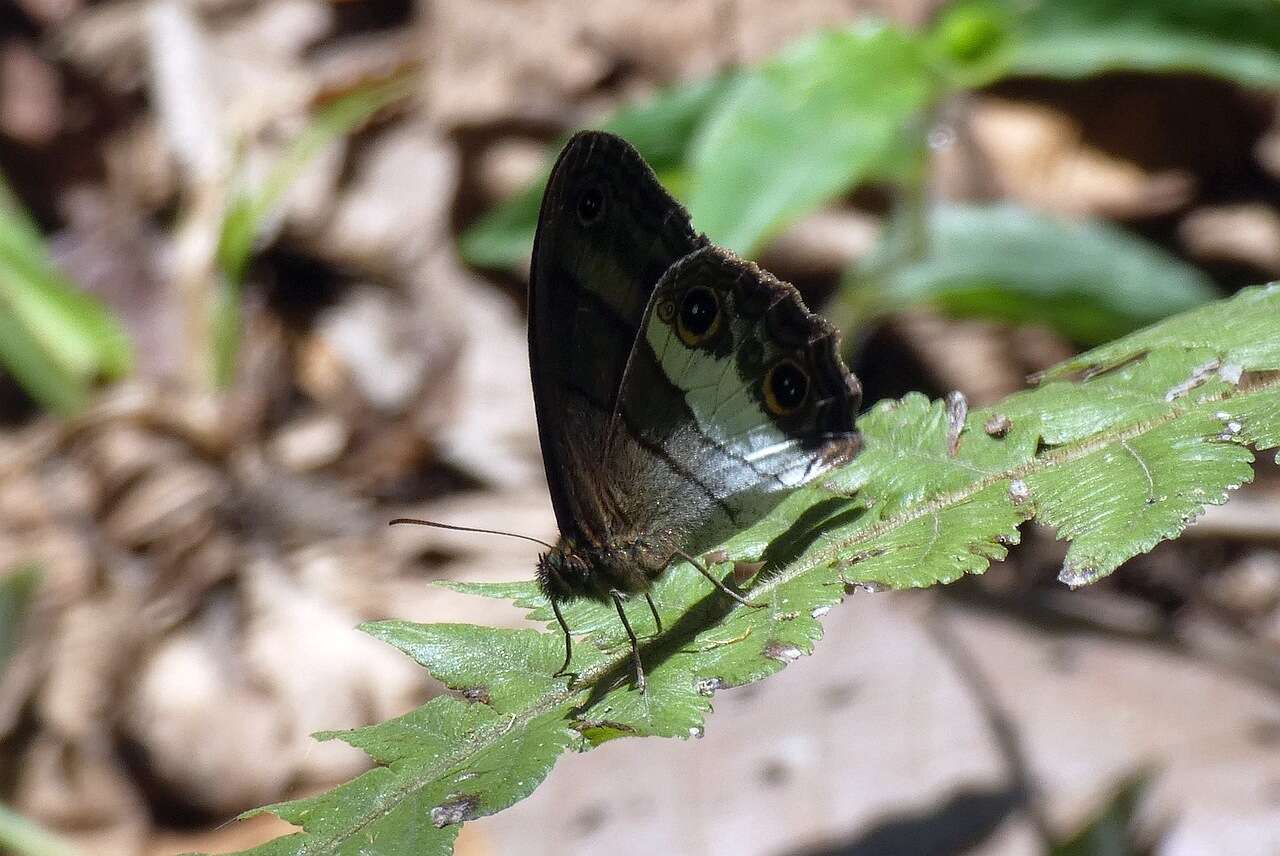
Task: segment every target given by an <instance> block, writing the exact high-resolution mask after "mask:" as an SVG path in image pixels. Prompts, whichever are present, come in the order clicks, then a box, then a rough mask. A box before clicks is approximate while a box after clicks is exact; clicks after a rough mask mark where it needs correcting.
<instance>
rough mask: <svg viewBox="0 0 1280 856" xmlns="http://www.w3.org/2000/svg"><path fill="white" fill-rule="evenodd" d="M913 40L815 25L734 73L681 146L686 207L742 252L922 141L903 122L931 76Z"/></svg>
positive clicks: (895, 33)
mask: <svg viewBox="0 0 1280 856" xmlns="http://www.w3.org/2000/svg"><path fill="white" fill-rule="evenodd" d="M929 59H930V52H929V50H927V49H926V46H925V43H924V42H923V41H922V40H920V39H918V38H916V37H914V36H911V35H908V34H905V33H903V32H901V31H899V30H896V29H892V28H889V27H880V26H876V27H862V28H859V29H856V30H839V31H832V32H826V33H823V34H821V35H818V36H816V37H814V38H811V39H808V40H805V41H802V42H800V43H798V44H795V45H793V46H792V47H790V48H788V49H787V50H785V51H784V52H783V53H782V54H780V55H779V56H778V57H777V58H776V59H774V60H772V61H770V62H768V63H766V64H765V65H763V66H761V67H760V68H758V69H756V70H754V71H752V72H750V73H747V74H744V75H743V76H742V78H741V80H739V81H738V83H737V84H736V85H735V86H734V88H733V90H732V91H731V92H730V93H729V94H728V95H727V96H726V98H725V100H724V102H723V103H722V104H721V105H720V106H719V107H718V108H717V109H716V111H715V113H714V115H712V116H711V117H709V118H708V119H707V122H706V125H705V127H704V128H703V129H702V131H701V133H700V134H699V136H698V139H697V141H696V143H695V144H694V147H693V152H692V157H691V170H692V171H691V176H690V192H689V210H690V213H691V214H692V216H693V221H694V225H695V226H696V227H697V228H698V229H700V230H702V231H704V232H706V234H707V237H709V238H710V239H711V240H713V241H715V242H716V243H718V244H721V245H722V246H725V247H728V248H729V249H731V250H734V251H735V252H738V253H741V254H743V255H750V254H751V253H752V252H753V251H754V250H755V249H757V248H758V247H759V246H760V244H761V243H762V242H763V241H764V239H765V238H767V237H769V236H770V235H772V234H773V233H775V232H776V231H778V230H779V229H780V228H782V227H783V226H784V225H786V224H787V223H789V222H791V221H793V220H795V219H796V218H798V217H800V216H802V215H804V214H806V213H808V212H810V211H812V210H813V209H814V208H816V207H818V206H819V205H821V204H823V203H824V202H828V201H830V200H831V199H833V198H835V197H836V196H838V195H840V194H841V193H844V192H845V191H847V190H849V189H850V188H852V187H854V186H855V185H857V184H858V183H859V182H861V181H864V180H866V179H868V178H870V177H873V176H877V175H881V174H898V173H900V172H901V171H902V170H903V169H904V166H903V157H904V155H903V152H904V151H905V152H907V153H908V155H913V154H916V153H920V152H922V150H923V140H924V131H923V130H922V129H920V128H917V127H915V125H916V123H917V120H918V119H919V117H920V116H921V114H922V113H923V111H924V110H925V109H926V108H927V107H928V106H929V105H930V104H931V103H932V102H933V101H934V100H935V99H936V98H937V97H938V96H939V94H940V90H941V85H942V81H941V79H940V78H939V77H938V76H937V75H936V74H935V72H934V71H933V69H932V68H931V65H930V61H929Z"/></svg>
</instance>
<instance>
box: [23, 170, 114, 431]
mask: <svg viewBox="0 0 1280 856" xmlns="http://www.w3.org/2000/svg"><path fill="white" fill-rule="evenodd" d="M0 363H3V364H4V366H5V368H6V369H8V370H9V372H10V373H12V374H13V376H14V377H15V378H16V379H17V380H18V382H19V383H21V384H22V386H23V388H24V389H25V390H26V391H27V392H28V393H29V394H30V395H31V396H32V397H33V398H35V399H36V400H37V401H39V402H40V403H41V404H43V405H44V406H45V407H48V408H49V409H50V410H53V411H54V412H57V413H61V414H64V415H65V414H69V413H72V412H74V411H75V410H76V409H77V408H78V407H80V406H81V405H82V404H83V402H84V400H85V397H86V396H87V394H88V390H89V385H90V384H91V383H92V382H93V381H94V380H96V379H98V378H100V377H107V378H114V377H119V376H121V375H123V374H125V373H127V372H128V371H129V369H130V367H131V365H132V353H131V348H130V346H129V341H128V338H127V337H126V335H125V333H124V330H123V329H122V328H121V327H120V326H119V325H118V324H117V323H116V321H115V319H114V318H113V317H112V316H111V314H110V313H109V312H108V311H107V310H106V309H105V308H104V307H103V305H102V304H101V303H100V302H99V301H98V300H97V299H95V298H94V297H92V296H90V295H88V294H85V293H84V292H82V291H79V290H77V289H76V287H75V286H74V285H72V284H71V282H70V281H69V280H67V278H66V277H65V276H63V275H62V273H61V272H60V271H59V270H58V269H57V267H56V266H55V265H54V264H53V260H52V259H51V258H50V257H49V252H48V250H47V248H46V247H45V243H44V238H43V237H42V236H41V235H40V231H39V229H37V228H36V225H35V224H34V223H33V222H32V221H31V219H30V217H29V216H28V215H27V212H26V211H25V210H23V208H22V205H21V203H19V202H18V200H17V198H16V197H15V196H14V195H13V192H12V191H11V190H10V189H9V186H8V184H7V183H6V182H5V181H4V180H3V178H0Z"/></svg>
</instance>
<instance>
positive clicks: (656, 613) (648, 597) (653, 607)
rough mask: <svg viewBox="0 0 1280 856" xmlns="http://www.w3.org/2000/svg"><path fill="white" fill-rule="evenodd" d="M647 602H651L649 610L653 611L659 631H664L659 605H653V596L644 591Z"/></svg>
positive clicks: (654, 621) (654, 620)
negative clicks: (659, 614)
mask: <svg viewBox="0 0 1280 856" xmlns="http://www.w3.org/2000/svg"><path fill="white" fill-rule="evenodd" d="M644 600H645V603H647V604H649V611H650V612H652V613H653V623H654V624H656V625H658V632H659V633H661V632H662V619H661V618H660V617H659V616H658V607H656V606H654V605H653V598H652V597H650V596H649V593H648V592H645V593H644Z"/></svg>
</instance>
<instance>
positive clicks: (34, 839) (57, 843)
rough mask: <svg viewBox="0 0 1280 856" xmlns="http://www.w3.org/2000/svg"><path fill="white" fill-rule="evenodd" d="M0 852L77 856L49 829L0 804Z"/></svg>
mask: <svg viewBox="0 0 1280 856" xmlns="http://www.w3.org/2000/svg"><path fill="white" fill-rule="evenodd" d="M0 852H3V853H8V854H13V856H79V853H80V851H79V850H77V849H76V848H74V847H72V846H71V845H70V844H68V843H67V842H66V841H63V840H62V839H61V838H59V837H58V836H56V835H54V834H53V833H51V832H49V830H47V829H45V828H44V827H42V826H40V825H39V824H37V823H36V822H35V821H32V820H28V819H27V818H25V817H23V816H22V815H20V814H18V813H17V812H15V811H14V810H13V809H11V808H9V807H8V806H5V805H3V804H0Z"/></svg>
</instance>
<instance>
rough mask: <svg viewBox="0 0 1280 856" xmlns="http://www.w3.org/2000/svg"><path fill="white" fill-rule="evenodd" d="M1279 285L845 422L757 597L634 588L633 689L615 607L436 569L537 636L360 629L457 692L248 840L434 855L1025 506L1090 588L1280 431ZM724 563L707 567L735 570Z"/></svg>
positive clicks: (803, 643) (1164, 533) (671, 575)
mask: <svg viewBox="0 0 1280 856" xmlns="http://www.w3.org/2000/svg"><path fill="white" fill-rule="evenodd" d="M1276 318H1280V286H1270V287H1267V288H1255V289H1249V290H1246V291H1244V292H1242V293H1241V294H1239V295H1237V296H1236V297H1235V298H1232V299H1231V300H1227V301H1222V302H1220V303H1216V304H1213V305H1210V306H1205V307H1202V308H1199V309H1196V310H1193V311H1192V312H1190V313H1187V314H1185V315H1182V316H1179V317H1177V318H1173V319H1168V320H1166V321H1164V322H1162V323H1161V324H1158V325H1156V326H1155V327H1152V328H1150V329H1148V330H1144V331H1140V332H1138V333H1135V334H1133V335H1131V336H1129V337H1127V338H1125V339H1122V340H1120V341H1118V342H1115V343H1112V344H1110V345H1107V346H1105V347H1103V348H1100V349H1098V350H1096V351H1094V352H1092V353H1090V354H1085V355H1082V356H1081V357H1080V358H1078V359H1076V360H1072V361H1070V362H1069V363H1067V364H1064V365H1063V366H1062V367H1059V368H1057V369H1055V370H1054V371H1051V372H1049V373H1047V375H1046V376H1047V381H1046V382H1045V383H1044V384H1043V385H1042V386H1040V387H1038V388H1035V389H1031V390H1027V391H1025V392H1021V393H1018V394H1016V395H1014V396H1011V397H1010V398H1008V399H1006V400H1005V401H1002V402H1000V403H999V404H997V405H995V406H994V407H990V408H986V409H982V410H975V411H972V412H970V413H969V414H968V417H967V419H966V420H965V421H964V422H963V423H961V424H955V422H954V417H951V416H949V415H948V408H947V407H946V406H945V405H944V403H943V402H936V401H935V402H930V401H928V400H927V399H926V398H925V397H924V396H921V395H915V394H913V395H908V396H906V397H905V398H903V399H902V400H901V401H884V402H880V403H879V404H877V405H876V406H875V407H873V408H872V409H871V411H870V412H869V413H867V414H866V415H864V416H863V417H862V418H861V419H860V420H859V421H858V427H859V430H860V431H861V432H862V435H863V441H864V450H863V451H862V452H861V453H860V454H859V455H858V457H856V458H855V459H854V460H853V461H852V462H850V463H849V464H848V465H847V466H845V467H843V468H841V469H840V470H838V471H837V472H835V473H834V474H833V475H832V476H831V477H830V478H827V479H825V480H824V481H823V483H821V484H814V485H810V486H808V487H805V488H802V489H800V490H798V491H796V492H795V493H794V494H792V495H791V496H790V497H788V498H787V500H786V501H784V502H783V503H782V505H781V506H780V507H779V508H778V509H777V510H776V511H775V512H774V513H773V514H771V515H770V516H769V517H768V518H766V519H765V520H764V521H762V522H761V523H760V524H759V525H758V526H755V527H753V528H751V529H750V530H748V531H745V532H742V533H740V534H739V535H738V536H736V537H735V538H733V539H731V540H730V541H729V543H728V544H726V545H725V548H724V549H725V552H726V554H727V555H728V556H729V557H730V558H733V559H757V558H760V559H763V560H764V561H765V567H764V569H763V570H762V571H761V572H760V573H759V574H758V575H757V577H756V582H755V584H754V585H752V586H751V587H750V588H749V589H747V591H746V594H747V595H748V596H749V597H750V598H751V599H752V601H753V602H754V603H755V604H757V606H756V607H755V608H751V607H744V606H741V605H739V604H737V603H735V602H733V601H731V600H729V599H727V598H725V597H723V596H722V595H721V594H720V593H719V592H718V591H717V590H716V589H715V588H713V586H712V585H711V583H710V582H708V581H707V580H706V579H705V578H703V576H702V575H701V574H699V573H698V572H697V571H696V570H695V569H694V568H692V567H690V566H689V565H687V564H679V565H675V566H673V567H671V568H669V569H668V570H667V572H666V573H664V574H663V575H662V576H661V577H660V578H659V580H658V581H657V583H656V585H655V586H654V589H653V592H652V594H653V599H654V602H655V605H656V608H657V610H658V613H659V616H660V618H661V623H662V627H661V629H659V628H658V627H656V626H655V625H654V621H653V618H652V617H651V616H650V615H649V612H648V609H647V608H646V606H645V604H644V603H643V602H642V601H640V600H636V599H633V600H632V601H631V602H629V603H628V604H627V610H628V613H629V616H630V618H629V620H630V622H631V624H632V626H633V627H634V628H635V629H636V632H637V634H638V635H639V636H640V637H641V639H642V644H641V656H642V658H643V661H644V665H645V669H646V673H647V676H648V689H647V691H646V692H640V691H638V690H637V689H636V688H635V687H634V685H633V684H632V681H631V662H630V658H631V655H630V648H629V645H628V644H627V638H626V635H625V633H624V631H623V629H622V627H621V624H620V622H619V621H618V620H617V616H616V615H614V613H613V608H612V606H611V605H608V604H603V603H596V602H594V601H589V600H580V601H575V602H572V603H569V604H566V605H565V608H564V614H565V618H566V620H567V622H568V624H569V626H570V627H571V628H572V629H573V632H574V636H575V638H576V642H575V645H574V651H573V659H572V661H571V663H570V667H569V668H570V671H571V672H572V673H573V676H572V680H570V679H569V678H566V677H555V676H554V671H555V670H556V669H557V667H558V666H559V665H560V660H561V655H562V651H563V648H562V644H563V643H562V639H561V637H560V635H559V632H558V629H557V625H556V624H555V623H554V622H553V621H552V617H553V616H552V613H551V611H550V609H549V608H548V605H547V603H546V601H545V599H544V598H543V597H542V595H541V594H540V593H539V591H538V589H537V586H536V584H534V583H533V582H521V583H504V584H499V585H484V584H458V583H452V584H449V587H450V588H453V589H454V590H457V591H467V592H472V593H475V594H481V595H484V596H488V597H502V598H511V599H514V600H515V601H516V602H517V603H518V604H519V605H521V606H523V607H524V608H526V609H529V610H530V616H531V617H532V618H534V619H536V620H539V621H544V622H547V626H548V629H549V631H550V632H546V633H543V632H536V631H532V630H498V629H492V628H483V627H473V626H469V625H458V624H445V625H427V626H424V625H417V624H411V623H408V622H400V621H387V622H379V623H377V624H372V625H368V626H366V627H365V630H366V632H369V633H371V634H373V635H374V636H376V637H378V638H380V639H383V640H384V641H387V642H389V643H390V644H393V645H395V646H397V647H398V648H400V649H401V650H402V651H404V652H405V653H407V654H408V655H409V656H411V657H413V658H414V659H415V660H416V661H417V662H419V663H420V664H422V665H423V666H425V667H426V668H427V669H428V670H430V671H431V672H432V674H434V675H435V676H436V677H437V678H439V679H440V680H441V681H442V682H443V683H444V684H445V685H446V686H447V687H448V688H449V690H450V691H451V693H452V694H451V695H446V696H441V697H438V698H435V699H433V700H432V701H430V702H428V703H427V704H426V705H424V706H423V707H421V708H419V709H418V710H416V711H414V712H413V713H411V714H408V715H407V716H404V717H401V718H399V719H395V720H392V721H390V722H386V723H382V724H380V725H375V726H371V727H369V728H363V729H358V730H355V731H350V732H345V733H342V734H325V735H321V737H322V739H330V738H334V737H337V738H340V739H342V740H344V741H346V742H348V743H350V744H352V745H354V746H358V747H360V748H362V749H364V750H365V751H366V752H368V753H369V754H370V756H371V757H372V758H373V759H374V760H375V761H377V762H378V764H379V765H380V766H378V767H377V768H375V769H374V770H372V771H370V772H368V773H366V774H364V775H363V776H361V777H359V778H357V779H355V780H354V781H352V782H350V783H347V784H345V785H342V786H341V787H339V788H337V789H336V790H334V791H331V792H330V793H328V794H324V795H321V796H318V797H313V798H310V799H305V800H298V801H295V802H289V803H283V804H280V805H276V806H270V807H268V808H267V809H263V811H270V812H273V813H275V814H277V815H279V816H280V817H282V818H284V819H285V820H288V821H289V822H291V823H295V824H298V825H299V826H301V827H302V831H301V832H299V833H296V834H294V835H292V836H287V837H285V838H281V839H277V840H276V841H273V842H270V843H268V844H265V845H263V846H262V847H259V848H255V849H253V850H251V851H246V852H247V853H251V854H257V856H262V854H304V853H305V854H309V856H316V854H352V856H355V854H365V853H367V854H379V856H394V854H421V853H427V854H433V853H436V854H442V853H447V852H449V848H450V847H451V845H452V841H453V840H454V837H455V836H456V833H457V824H458V823H460V822H464V821H466V820H469V819H472V818H475V817H480V816H483V815H485V814H489V813H492V812H495V811H499V810H501V809H503V808H505V807H507V806H509V805H511V804H512V803H514V802H515V801H517V800H519V799H521V798H523V797H524V796H527V795H528V794H529V793H530V792H532V790H533V789H534V788H535V787H536V786H537V784H538V783H539V782H540V781H541V780H542V779H543V778H544V777H545V776H546V775H547V774H548V772H549V770H550V768H551V766H552V765H553V764H554V763H555V759H556V758H557V757H558V755H559V754H560V753H562V752H563V751H564V750H566V749H575V750H579V751H585V750H589V749H591V748H593V747H595V746H598V745H600V744H601V743H604V742H607V741H608V740H612V739H616V738H618V737H624V736H663V737H678V738H688V737H690V736H696V735H700V734H701V733H702V729H703V728H704V726H705V717H706V715H707V713H709V712H710V710H711V704H710V702H711V696H712V695H713V694H714V693H715V691H716V690H718V689H722V688H724V687H730V686H737V685H742V684H747V683H751V682H753V681H758V680H761V679H763V678H765V677H768V676H769V675H771V674H773V673H774V672H776V671H778V670H779V669H781V668H782V667H783V666H785V665H786V664H787V663H788V662H791V661H792V660H794V659H796V658H798V657H800V656H801V655H803V654H807V653H810V652H811V651H812V649H813V646H814V644H815V643H816V642H817V641H818V639H820V638H821V633H822V627H821V624H820V622H819V619H820V618H821V617H822V616H823V615H824V614H825V613H826V612H827V611H828V610H829V609H830V608H831V607H832V606H834V605H835V604H837V603H839V602H840V600H841V599H842V598H843V597H844V595H845V591H846V586H847V585H850V584H861V585H874V586H890V587H896V588H908V587H918V586H927V585H931V584H934V583H945V582H950V581H952V580H955V579H958V578H959V577H961V576H963V575H964V574H968V573H981V572H982V571H984V570H985V569H986V567H987V566H988V565H989V563H990V562H991V561H993V560H998V559H1001V558H1003V557H1004V555H1005V552H1006V550H1007V549H1008V547H1010V546H1012V545H1014V544H1016V543H1017V542H1018V537H1019V531H1018V530H1019V525H1020V524H1021V523H1022V522H1023V521H1025V520H1028V519H1031V518H1033V517H1034V518H1038V519H1040V520H1042V521H1044V522H1046V523H1049V524H1051V525H1054V526H1056V527H1057V529H1058V535H1059V537H1062V538H1065V539H1068V540H1071V541H1072V544H1071V547H1070V548H1069V551H1068V554H1067V560H1066V563H1065V565H1064V568H1063V577H1064V579H1066V581H1068V582H1070V583H1071V584H1073V585H1075V584H1080V583H1083V582H1087V581H1090V580H1092V579H1096V578H1097V577H1099V576H1101V575H1103V574H1105V573H1109V572H1110V571H1111V570H1113V569H1114V568H1115V567H1117V566H1118V565H1119V564H1120V563H1121V562H1123V561H1124V560H1125V559H1127V558H1129V557H1131V556H1133V555H1135V554H1137V553H1139V552H1141V551H1143V550H1147V549H1149V548H1150V547H1151V546H1152V545H1153V544H1155V543H1156V542H1157V541H1159V540H1162V539H1165V538H1171V537H1174V536H1175V535H1177V534H1178V533H1179V532H1180V531H1181V530H1182V528H1183V527H1184V526H1185V525H1186V522H1187V521H1188V520H1189V519H1191V518H1193V517H1194V516H1195V515H1197V514H1198V513H1200V511H1201V510H1202V509H1203V508H1204V507H1205V506H1207V505H1213V504H1220V503H1222V502H1224V501H1225V500H1226V499H1227V495H1228V491H1229V490H1230V488H1231V487H1232V486H1235V485H1239V484H1242V483H1244V482H1245V481H1248V480H1249V479H1250V478H1251V477H1252V469H1251V468H1250V466H1249V463H1250V462H1251V461H1252V458H1253V450H1251V449H1250V448H1249V447H1250V446H1252V447H1253V449H1254V450H1259V451H1260V450H1262V449H1264V448H1271V447H1275V446H1277V445H1280V375H1278V374H1277V373H1276V369H1277V366H1280V324H1276V323H1275V319H1276ZM727 570H728V567H727V565H719V566H716V572H717V573H721V574H724V573H726V572H727Z"/></svg>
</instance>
